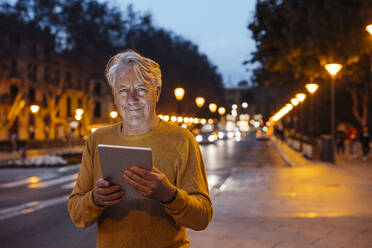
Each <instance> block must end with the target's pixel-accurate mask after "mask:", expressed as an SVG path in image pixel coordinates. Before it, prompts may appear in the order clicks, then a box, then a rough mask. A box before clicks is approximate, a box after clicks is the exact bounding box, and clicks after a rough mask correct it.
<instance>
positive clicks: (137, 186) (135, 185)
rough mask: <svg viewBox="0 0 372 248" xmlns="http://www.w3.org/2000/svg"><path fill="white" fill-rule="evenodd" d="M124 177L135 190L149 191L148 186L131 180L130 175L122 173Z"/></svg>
mask: <svg viewBox="0 0 372 248" xmlns="http://www.w3.org/2000/svg"><path fill="white" fill-rule="evenodd" d="M124 179H125V180H126V181H127V183H128V184H129V185H130V186H131V187H132V188H134V189H135V190H136V191H137V192H149V191H150V190H149V187H148V186H146V185H142V184H140V183H138V182H137V181H135V180H133V179H132V178H131V177H128V176H127V175H126V174H125V175H124Z"/></svg>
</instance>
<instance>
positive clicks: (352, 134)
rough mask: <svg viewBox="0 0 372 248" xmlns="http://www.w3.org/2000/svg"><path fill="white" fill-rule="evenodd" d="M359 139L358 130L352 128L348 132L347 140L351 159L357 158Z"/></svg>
mask: <svg viewBox="0 0 372 248" xmlns="http://www.w3.org/2000/svg"><path fill="white" fill-rule="evenodd" d="M357 139H358V129H356V128H355V127H353V126H350V127H349V128H348V130H347V140H348V141H349V157H350V158H356V156H357V154H356V141H357Z"/></svg>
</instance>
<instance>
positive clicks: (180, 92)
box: [174, 88, 185, 115]
mask: <svg viewBox="0 0 372 248" xmlns="http://www.w3.org/2000/svg"><path fill="white" fill-rule="evenodd" d="M184 95H185V90H184V89H183V88H175V89H174V96H175V97H176V99H177V101H178V102H177V115H179V114H180V112H181V105H180V104H181V101H182V99H183V96H184Z"/></svg>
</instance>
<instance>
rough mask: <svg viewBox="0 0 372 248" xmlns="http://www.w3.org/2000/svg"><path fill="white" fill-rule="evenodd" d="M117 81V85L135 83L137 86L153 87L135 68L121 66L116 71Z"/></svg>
mask: <svg viewBox="0 0 372 248" xmlns="http://www.w3.org/2000/svg"><path fill="white" fill-rule="evenodd" d="M115 80H116V84H117V85H126V84H131V83H135V84H136V85H152V84H151V82H149V81H148V80H144V79H143V78H142V77H141V76H140V75H138V73H136V71H135V70H134V68H133V67H131V66H129V67H127V66H119V67H118V68H117V69H116V70H115Z"/></svg>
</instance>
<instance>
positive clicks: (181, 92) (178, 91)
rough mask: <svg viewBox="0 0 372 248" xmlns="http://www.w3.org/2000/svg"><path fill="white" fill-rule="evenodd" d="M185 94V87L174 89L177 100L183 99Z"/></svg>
mask: <svg viewBox="0 0 372 248" xmlns="http://www.w3.org/2000/svg"><path fill="white" fill-rule="evenodd" d="M184 95H185V90H184V89H183V88H176V89H174V96H175V97H176V99H177V101H182V99H183V96H184Z"/></svg>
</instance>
